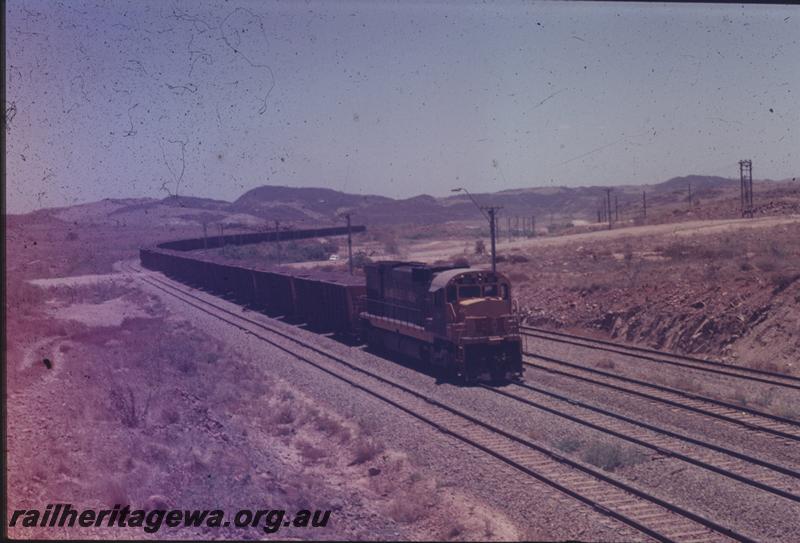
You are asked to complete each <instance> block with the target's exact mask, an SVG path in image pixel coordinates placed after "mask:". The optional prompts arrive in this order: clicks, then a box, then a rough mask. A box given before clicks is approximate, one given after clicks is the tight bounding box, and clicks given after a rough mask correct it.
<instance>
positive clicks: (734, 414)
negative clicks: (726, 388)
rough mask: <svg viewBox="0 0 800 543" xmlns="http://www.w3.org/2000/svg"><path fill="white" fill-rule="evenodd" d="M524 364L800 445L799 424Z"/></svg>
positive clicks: (559, 364) (645, 385)
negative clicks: (799, 443)
mask: <svg viewBox="0 0 800 543" xmlns="http://www.w3.org/2000/svg"><path fill="white" fill-rule="evenodd" d="M532 360H535V362H533V361H532ZM523 364H524V365H525V366H526V367H529V368H534V369H536V370H541V371H545V372H547V373H550V374H552V375H558V376H562V377H567V378H569V379H573V380H577V381H582V382H586V383H591V384H593V385H598V386H601V387H604V388H608V389H611V390H614V391H616V392H620V393H623V394H627V395H630V396H635V397H638V398H644V399H645V400H647V401H649V402H653V403H657V404H662V405H668V406H670V408H672V409H678V410H685V411H691V412H693V413H697V414H699V415H703V416H705V417H708V418H713V419H716V420H722V421H725V422H727V423H730V424H734V425H737V426H741V427H744V428H748V429H750V430H754V431H757V432H761V433H763V434H765V435H767V436H771V437H772V438H778V442H779V443H780V444H781V445H787V444H792V445H795V446H796V445H797V444H798V442H800V423H798V422H797V421H794V420H792V419H788V418H785V417H780V416H778V415H772V414H770V413H765V412H762V411H757V410H754V409H750V408H747V407H743V406H739V405H735V404H731V403H728V402H724V401H722V400H717V399H714V398H708V397H705V396H699V395H697V394H692V393H690V392H686V391H683V390H677V389H674V388H670V387H666V386H663V385H658V384H655V383H649V382H646V381H641V380H639V379H634V378H631V377H625V376H622V375H616V374H613V373H610V372H606V371H602V370H599V369H596V368H590V367H587V366H583V365H581V364H576V363H574V362H570V361H567V360H563V359H559V358H555V357H551V356H544V355H541V354H537V353H528V352H526V353H525V359H524V360H523Z"/></svg>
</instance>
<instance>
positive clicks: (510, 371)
mask: <svg viewBox="0 0 800 543" xmlns="http://www.w3.org/2000/svg"><path fill="white" fill-rule="evenodd" d="M354 228H361V229H362V230H363V227H354ZM342 230H343V229H340V228H326V229H316V230H305V231H294V232H290V233H281V234H280V236H281V239H287V238H289V237H291V238H293V239H298V238H310V237H321V236H326V235H341V234H342V233H346V230H345V231H344V232H342ZM275 236H276V234H275V233H267V234H246V235H241V236H236V235H231V236H224V237H222V236H220V237H216V238H207V239H202V238H201V239H199V240H181V241H177V242H168V243H163V244H161V245H159V246H157V247H153V248H145V249H141V250H140V259H141V262H142V266H144V267H145V268H148V269H151V270H156V271H161V272H163V273H165V274H166V275H167V276H170V277H173V278H175V279H177V280H179V281H181V282H184V283H186V284H189V285H191V286H195V287H198V288H202V289H204V290H207V291H210V292H213V293H215V294H219V295H221V296H225V297H228V298H230V299H232V300H234V301H236V302H239V303H242V304H244V305H246V306H248V307H250V308H251V309H254V310H259V311H263V312H264V313H266V314H268V315H273V316H276V315H282V316H283V317H284V318H285V319H286V320H287V321H294V322H304V323H306V325H307V326H308V328H309V329H311V330H314V331H317V332H330V333H335V334H340V335H349V336H352V337H356V338H359V339H361V340H364V341H366V342H367V344H368V345H369V346H370V347H371V348H373V349H386V350H389V351H393V352H397V353H401V354H403V355H406V356H410V357H413V358H415V359H418V360H421V361H423V362H424V363H425V364H428V365H430V366H432V367H435V368H437V369H439V370H441V371H443V372H445V373H449V374H452V375H453V376H456V377H457V378H460V379H462V380H464V381H466V382H470V381H475V380H482V379H487V378H489V379H493V380H506V379H516V378H519V377H520V376H521V374H522V346H521V339H520V335H519V324H518V321H517V317H516V315H515V314H514V311H513V309H512V302H511V284H510V282H509V280H508V279H507V278H506V277H505V276H504V275H503V274H501V273H497V272H492V271H487V270H481V269H473V268H468V267H462V266H428V265H425V264H423V263H419V262H400V261H380V262H375V263H371V264H367V265H366V266H365V267H364V272H365V276H366V282H365V281H364V277H360V276H353V275H349V274H346V273H341V272H320V271H310V270H296V269H274V268H272V269H266V268H264V269H261V268H259V267H242V266H235V265H231V264H224V263H219V262H215V261H214V260H212V259H211V258H210V257H208V256H206V255H200V254H192V255H191V256H190V255H188V254H186V251H191V250H193V249H200V248H204V247H213V246H221V245H223V244H245V243H256V242H259V241H274V240H275Z"/></svg>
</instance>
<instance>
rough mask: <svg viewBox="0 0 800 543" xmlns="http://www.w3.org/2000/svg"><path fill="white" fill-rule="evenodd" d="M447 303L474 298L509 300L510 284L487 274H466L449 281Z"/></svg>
mask: <svg viewBox="0 0 800 543" xmlns="http://www.w3.org/2000/svg"><path fill="white" fill-rule="evenodd" d="M446 293H447V302H448V303H455V302H457V301H459V300H469V299H474V298H502V299H504V300H507V299H508V293H509V290H508V283H506V282H505V281H504V280H503V279H502V278H501V277H499V276H497V275H495V274H492V273H487V272H473V273H465V274H463V275H461V276H458V277H456V278H454V279H452V280H450V281H449V284H448V285H447V288H446Z"/></svg>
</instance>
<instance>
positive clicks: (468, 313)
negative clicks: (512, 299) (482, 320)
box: [458, 298, 508, 317]
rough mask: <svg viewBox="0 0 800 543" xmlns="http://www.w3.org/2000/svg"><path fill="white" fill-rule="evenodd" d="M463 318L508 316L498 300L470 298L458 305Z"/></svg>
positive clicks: (505, 307) (503, 305) (505, 306)
mask: <svg viewBox="0 0 800 543" xmlns="http://www.w3.org/2000/svg"><path fill="white" fill-rule="evenodd" d="M458 305H459V306H460V308H461V312H462V313H463V315H464V316H465V317H501V316H503V315H507V314H508V307H507V304H506V302H505V301H504V300H502V299H500V298H470V299H469V300H461V301H460V302H459V304H458Z"/></svg>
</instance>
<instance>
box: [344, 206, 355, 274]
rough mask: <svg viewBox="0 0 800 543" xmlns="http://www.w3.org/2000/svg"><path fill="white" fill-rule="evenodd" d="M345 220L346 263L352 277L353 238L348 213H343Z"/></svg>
mask: <svg viewBox="0 0 800 543" xmlns="http://www.w3.org/2000/svg"><path fill="white" fill-rule="evenodd" d="M344 217H345V219H347V263H348V265H349V267H350V275H353V236H352V233H351V232H350V213H345V215H344Z"/></svg>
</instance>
